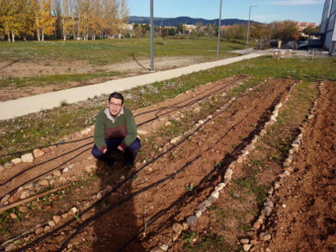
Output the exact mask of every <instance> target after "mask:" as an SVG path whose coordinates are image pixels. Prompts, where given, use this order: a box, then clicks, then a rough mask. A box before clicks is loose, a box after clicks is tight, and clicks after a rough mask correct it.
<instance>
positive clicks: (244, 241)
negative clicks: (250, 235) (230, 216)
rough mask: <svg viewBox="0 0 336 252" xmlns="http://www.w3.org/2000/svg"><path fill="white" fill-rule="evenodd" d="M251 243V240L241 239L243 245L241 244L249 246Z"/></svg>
mask: <svg viewBox="0 0 336 252" xmlns="http://www.w3.org/2000/svg"><path fill="white" fill-rule="evenodd" d="M249 242H250V240H249V239H241V240H240V243H241V244H247V243H249Z"/></svg>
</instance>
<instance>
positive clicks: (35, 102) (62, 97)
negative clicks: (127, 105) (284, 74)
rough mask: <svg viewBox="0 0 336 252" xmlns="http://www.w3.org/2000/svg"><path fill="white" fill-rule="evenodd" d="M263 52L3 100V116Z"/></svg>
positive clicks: (258, 54)
mask: <svg viewBox="0 0 336 252" xmlns="http://www.w3.org/2000/svg"><path fill="white" fill-rule="evenodd" d="M261 55H263V54H260V53H251V54H248V55H242V56H238V57H234V58H229V59H223V60H218V61H213V62H207V63H201V64H196V65H190V66H187V67H181V68H176V69H171V70H166V71H160V72H154V73H148V74H145V75H139V76H133V77H129V78H124V79H119V80H112V81H107V82H104V83H100V84H94V85H90V86H84V87H77V88H71V89H66V90H60V91H56V92H51V93H45V94H40V95H34V96H29V97H25V98H21V99H17V100H11V101H6V102H1V103H0V120H6V119H11V118H14V117H18V116H23V115H27V114H30V113H36V112H39V111H41V110H46V109H52V108H55V107H59V106H60V105H61V103H62V102H66V103H68V104H71V103H76V102H79V101H84V100H86V99H88V98H93V97H94V96H99V95H102V94H109V93H112V92H113V91H120V92H121V91H124V90H127V89H131V88H134V87H136V86H141V85H147V84H151V83H154V82H158V81H163V80H168V79H172V78H176V77H180V76H182V75H186V74H190V73H193V72H197V71H202V70H206V69H209V68H213V67H217V66H223V65H228V64H231V63H234V62H238V61H241V60H245V59H251V58H256V57H259V56H261Z"/></svg>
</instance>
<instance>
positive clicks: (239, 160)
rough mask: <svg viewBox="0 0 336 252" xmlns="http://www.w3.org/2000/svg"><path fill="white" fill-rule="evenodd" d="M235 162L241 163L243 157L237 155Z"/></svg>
mask: <svg viewBox="0 0 336 252" xmlns="http://www.w3.org/2000/svg"><path fill="white" fill-rule="evenodd" d="M236 162H237V164H241V163H242V162H243V157H242V156H239V157H238V158H237V161H236Z"/></svg>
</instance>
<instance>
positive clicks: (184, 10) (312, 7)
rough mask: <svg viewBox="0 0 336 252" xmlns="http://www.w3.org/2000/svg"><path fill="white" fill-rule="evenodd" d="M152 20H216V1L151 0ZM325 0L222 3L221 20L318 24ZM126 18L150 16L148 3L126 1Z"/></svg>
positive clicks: (236, 0)
mask: <svg viewBox="0 0 336 252" xmlns="http://www.w3.org/2000/svg"><path fill="white" fill-rule="evenodd" d="M153 2H154V17H164V18H170V17H172V18H174V17H180V16H188V17H192V18H204V19H217V18H219V5H220V0H153ZM324 2H325V0H222V4H223V7H222V19H227V18H238V19H245V20H248V18H249V9H250V6H257V7H255V8H252V9H251V20H254V21H257V22H262V23H270V22H272V21H283V20H292V21H299V22H310V23H317V25H319V24H320V22H321V17H322V10H323V5H324ZM128 7H129V9H130V16H145V17H149V16H150V0H128Z"/></svg>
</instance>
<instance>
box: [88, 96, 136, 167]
mask: <svg viewBox="0 0 336 252" xmlns="http://www.w3.org/2000/svg"><path fill="white" fill-rule="evenodd" d="M140 148H141V143H140V140H139V138H137V128H136V124H135V120H134V116H133V114H132V112H131V111H130V110H129V109H128V108H126V107H125V106H124V97H123V96H122V94H120V93H118V92H114V93H112V94H111V95H110V96H109V99H108V101H107V108H105V109H104V110H102V111H101V112H100V113H99V114H98V116H97V119H96V125H95V131H94V146H93V149H92V151H91V153H92V155H93V156H94V157H95V158H97V159H99V160H101V161H105V162H106V167H107V168H112V167H113V166H114V165H115V158H116V157H117V156H118V155H121V154H123V156H124V160H125V165H126V166H128V167H129V168H131V167H132V166H133V164H134V160H135V158H136V155H137V153H138V151H139V150H140Z"/></svg>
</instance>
